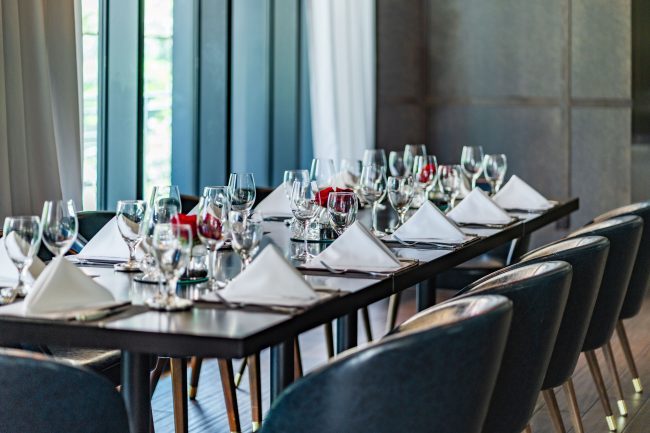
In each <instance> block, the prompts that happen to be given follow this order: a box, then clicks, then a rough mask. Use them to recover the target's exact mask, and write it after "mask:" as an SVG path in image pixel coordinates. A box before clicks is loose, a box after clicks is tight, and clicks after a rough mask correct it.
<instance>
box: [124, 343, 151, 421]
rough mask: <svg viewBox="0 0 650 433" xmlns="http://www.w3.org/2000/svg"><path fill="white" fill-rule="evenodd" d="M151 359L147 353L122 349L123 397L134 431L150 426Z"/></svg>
mask: <svg viewBox="0 0 650 433" xmlns="http://www.w3.org/2000/svg"><path fill="white" fill-rule="evenodd" d="M149 361H150V356H149V355H147V354H144V353H137V352H130V351H128V350H124V351H122V397H123V398H124V403H125V406H126V412H127V414H128V416H129V427H130V429H131V431H132V432H148V431H149V428H150V423H149V421H150V414H151V391H150V389H149V388H150V386H149V369H150V368H151V365H150V362H149Z"/></svg>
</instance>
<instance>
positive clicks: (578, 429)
mask: <svg viewBox="0 0 650 433" xmlns="http://www.w3.org/2000/svg"><path fill="white" fill-rule="evenodd" d="M562 388H563V389H564V393H565V394H566V399H567V401H568V402H569V410H570V411H571V422H572V423H573V430H575V433H585V428H584V427H583V425H582V416H581V415H580V406H578V399H577V398H576V390H575V389H574V388H573V379H572V378H569V380H567V381H566V382H564V385H562Z"/></svg>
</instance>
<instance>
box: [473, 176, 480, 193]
mask: <svg viewBox="0 0 650 433" xmlns="http://www.w3.org/2000/svg"><path fill="white" fill-rule="evenodd" d="M479 176H480V174H475V175H473V176H472V190H473V189H474V188H476V181H477V180H478V177H479Z"/></svg>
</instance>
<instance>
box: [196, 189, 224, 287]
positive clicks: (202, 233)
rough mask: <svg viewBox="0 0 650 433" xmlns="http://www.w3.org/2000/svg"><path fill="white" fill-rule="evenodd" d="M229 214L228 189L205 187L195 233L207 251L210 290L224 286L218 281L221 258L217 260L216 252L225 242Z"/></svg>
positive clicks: (200, 201)
mask: <svg viewBox="0 0 650 433" xmlns="http://www.w3.org/2000/svg"><path fill="white" fill-rule="evenodd" d="M229 212H230V201H229V198H228V188H226V187H225V186H208V187H205V189H204V190H203V196H202V197H201V199H200V200H199V211H198V214H197V216H196V228H197V230H196V231H197V234H198V236H199V239H200V240H201V242H202V243H203V245H205V248H206V249H207V250H208V281H209V286H210V287H211V288H215V287H223V286H225V282H220V281H218V276H219V272H220V269H221V257H219V259H218V260H217V252H218V251H219V248H221V247H222V246H223V244H224V242H225V235H226V230H225V228H226V226H227V224H226V223H227V221H228V213H229Z"/></svg>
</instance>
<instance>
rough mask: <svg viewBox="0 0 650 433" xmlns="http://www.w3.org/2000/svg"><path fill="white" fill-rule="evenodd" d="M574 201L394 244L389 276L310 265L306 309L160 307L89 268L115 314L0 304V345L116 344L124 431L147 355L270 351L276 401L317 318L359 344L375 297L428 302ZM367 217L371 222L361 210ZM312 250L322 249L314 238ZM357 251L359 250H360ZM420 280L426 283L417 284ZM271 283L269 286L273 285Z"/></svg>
mask: <svg viewBox="0 0 650 433" xmlns="http://www.w3.org/2000/svg"><path fill="white" fill-rule="evenodd" d="M578 207H579V200H578V199H577V198H572V199H568V200H563V201H560V202H558V203H557V204H556V205H555V206H554V207H553V208H551V209H549V210H547V211H544V212H542V213H515V214H513V215H514V216H517V217H518V218H519V220H518V221H517V222H516V223H514V224H512V225H510V226H507V227H505V228H501V229H494V228H464V229H463V230H465V231H466V232H467V233H472V234H476V235H478V237H477V240H476V241H474V242H472V243H469V244H467V245H464V246H462V247H459V248H455V249H432V248H428V247H427V248H422V247H418V246H412V247H406V246H401V245H397V246H396V247H393V246H391V249H392V250H393V251H394V252H395V253H396V254H397V256H398V257H400V258H404V259H408V260H412V261H413V262H414V263H415V264H414V265H413V266H411V267H409V268H408V269H405V270H404V271H401V272H398V273H396V274H393V275H391V276H384V277H371V276H367V275H361V274H354V273H349V274H340V275H338V274H331V273H328V272H322V271H320V272H309V273H308V274H309V275H307V277H306V278H307V280H308V281H309V282H310V283H311V284H312V285H313V286H318V287H327V288H330V289H331V290H330V291H326V292H324V294H323V299H322V301H320V302H319V303H317V304H315V305H313V306H311V307H309V308H305V309H295V310H286V311H282V310H281V309H270V308H264V307H256V306H240V307H239V308H232V307H233V306H232V305H230V306H226V305H223V304H219V303H208V302H201V301H200V300H198V299H199V298H200V296H201V293H202V292H201V291H202V290H207V289H205V288H203V287H202V286H200V285H197V286H183V288H182V289H181V290H182V292H183V295H184V296H187V297H191V298H194V299H197V301H196V302H195V305H194V307H193V308H192V309H190V310H187V311H183V312H172V313H169V312H158V311H152V310H149V309H147V308H146V307H145V306H143V300H144V299H146V298H147V297H148V296H150V295H151V294H152V293H153V290H155V289H156V286H155V285H153V286H152V285H147V284H141V283H137V282H136V281H134V279H133V276H132V275H133V274H128V273H119V272H115V271H113V269H112V268H105V267H104V268H103V267H86V268H83V269H84V272H86V273H87V274H89V275H92V277H93V278H95V279H96V281H98V282H100V283H101V284H102V285H104V286H105V287H107V288H109V290H111V291H112V293H113V294H114V296H115V297H116V299H118V300H120V299H124V300H130V301H131V302H132V305H131V306H130V307H129V308H128V309H126V310H125V311H122V312H120V313H119V314H117V315H114V316H110V317H107V318H105V319H100V320H96V321H83V322H80V321H74V320H69V321H63V320H47V319H38V318H33V317H21V316H18V315H12V314H6V313H3V311H2V307H0V328H1V329H2V331H1V332H0V343H2V344H5V345H8V344H31V345H44V346H48V345H52V346H55V345H56V346H66V347H87V348H103V349H119V350H121V351H122V389H121V392H122V394H123V397H124V400H125V405H126V408H127V413H128V415H129V422H130V427H131V431H133V432H145V431H149V428H150V410H151V401H150V397H151V395H150V393H151V390H150V384H149V371H150V368H151V359H152V357H153V356H170V357H178V358H187V357H190V356H200V357H206V358H207V357H213V358H220V359H234V358H244V357H247V356H250V355H253V354H256V353H258V352H260V351H262V350H264V349H267V348H270V349H271V363H270V366H271V368H270V377H271V398H272V399H274V398H276V397H277V396H278V395H279V394H280V393H281V392H282V390H283V389H285V388H286V387H287V386H289V385H290V384H291V382H292V381H293V378H294V365H293V363H294V353H293V350H294V344H293V340H294V338H295V337H296V336H297V335H299V334H301V333H303V332H305V331H308V330H310V329H313V328H315V327H317V326H319V325H323V324H326V323H331V322H332V321H336V350H337V352H342V351H344V350H347V349H349V348H352V347H354V346H356V344H357V333H358V330H357V311H358V310H359V309H360V308H362V307H365V306H368V305H370V304H372V303H374V302H377V301H380V300H382V299H385V298H387V297H389V296H391V295H393V294H397V293H400V292H401V291H403V290H406V289H407V288H410V287H413V286H417V287H418V308H419V309H422V308H425V307H427V306H428V305H430V304H432V303H434V299H435V297H434V293H433V291H434V290H435V288H433V287H432V286H431V285H427V284H425V282H426V281H428V280H430V279H432V278H433V277H435V275H436V274H438V273H441V272H444V271H446V270H449V269H451V268H453V267H454V266H457V265H459V264H461V263H463V262H466V261H467V260H469V259H472V258H474V257H477V256H479V255H481V254H483V253H486V252H488V251H490V250H492V249H493V248H496V247H498V246H500V245H502V244H505V243H507V242H509V241H512V240H515V239H519V240H520V246H521V245H524V246H525V245H526V244H527V242H526V241H527V239H529V237H530V235H531V233H533V232H534V231H536V230H538V229H540V228H542V227H544V226H547V225H549V224H552V223H555V222H558V221H560V220H561V219H563V218H565V217H566V216H568V215H569V214H570V213H571V212H573V211H575V210H576V209H578ZM363 213H366V215H365V216H364V218H366V219H368V217H369V216H368V215H367V211H363V212H360V214H363ZM265 230H266V231H267V234H266V236H265V240H264V242H272V243H274V244H275V245H276V246H278V247H279V248H280V249H281V250H283V251H284V252H285V255H286V256H290V255H291V254H292V252H293V251H294V250H295V248H299V247H300V246H301V243H299V242H293V241H291V239H290V234H289V229H288V227H287V226H286V225H285V224H284V223H283V222H266V223H265ZM314 248H316V249H318V248H322V246H321V245H318V244H316V245H315V246H314ZM362 253H363V252H362V251H359V254H362ZM221 254H223V256H222V257H223V262H224V265H225V266H224V267H225V269H226V272H230V273H231V274H232V273H236V272H237V271H238V267H239V264H238V263H239V262H238V259H237V258H236V256H235V254H234V253H233V252H231V251H224V252H223V253H221ZM419 283H423V284H419ZM273 284H274V282H273V280H269V290H273Z"/></svg>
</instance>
